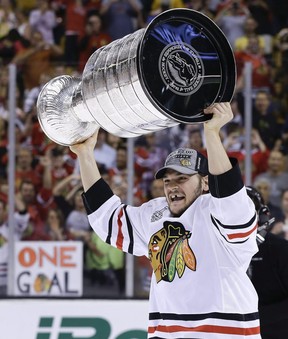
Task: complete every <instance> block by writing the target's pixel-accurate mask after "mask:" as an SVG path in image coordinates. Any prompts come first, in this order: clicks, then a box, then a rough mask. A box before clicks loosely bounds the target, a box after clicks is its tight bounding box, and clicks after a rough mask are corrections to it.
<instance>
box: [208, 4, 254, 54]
mask: <svg viewBox="0 0 288 339" xmlns="http://www.w3.org/2000/svg"><path fill="white" fill-rule="evenodd" d="M248 15H249V10H248V8H247V7H246V5H245V3H244V1H242V0H232V1H227V2H225V5H224V6H223V8H222V9H221V10H220V11H219V12H217V14H216V16H215V17H214V21H215V22H216V24H218V26H219V27H220V28H221V29H222V30H223V32H224V34H225V36H226V37H227V39H228V41H229V42H230V44H231V46H232V48H233V49H234V47H235V40H236V39H237V38H239V37H241V36H243V35H244V22H245V20H246V18H247V17H248Z"/></svg>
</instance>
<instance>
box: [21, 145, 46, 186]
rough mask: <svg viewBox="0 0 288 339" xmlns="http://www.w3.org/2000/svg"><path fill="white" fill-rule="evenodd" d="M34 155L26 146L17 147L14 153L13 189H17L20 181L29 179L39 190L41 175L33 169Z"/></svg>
mask: <svg viewBox="0 0 288 339" xmlns="http://www.w3.org/2000/svg"><path fill="white" fill-rule="evenodd" d="M33 162H34V157H33V154H32V151H31V150H30V149H28V148H19V149H18V151H17V153H16V168H15V189H16V190H18V189H19V187H20V184H21V182H22V181H23V180H24V179H26V180H30V181H31V182H32V183H33V185H35V187H36V189H37V190H39V189H40V188H41V186H42V176H41V175H40V173H39V172H38V171H35V168H34V165H35V163H34V164H33Z"/></svg>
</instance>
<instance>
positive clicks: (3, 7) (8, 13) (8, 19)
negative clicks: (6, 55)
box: [0, 0, 16, 38]
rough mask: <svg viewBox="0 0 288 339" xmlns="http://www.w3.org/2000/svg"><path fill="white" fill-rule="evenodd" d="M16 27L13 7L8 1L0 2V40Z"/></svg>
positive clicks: (2, 0)
mask: <svg viewBox="0 0 288 339" xmlns="http://www.w3.org/2000/svg"><path fill="white" fill-rule="evenodd" d="M15 27H16V16H15V13H14V6H13V5H12V2H11V1H10V0H1V2H0V38H2V37H3V36H5V35H7V34H8V32H9V31H10V30H11V29H12V28H15Z"/></svg>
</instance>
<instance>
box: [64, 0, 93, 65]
mask: <svg viewBox="0 0 288 339" xmlns="http://www.w3.org/2000/svg"><path fill="white" fill-rule="evenodd" d="M63 2H64V3H65V58H64V59H65V64H66V66H68V67H71V68H72V69H77V66H78V61H79V51H78V42H79V39H81V38H82V36H83V35H84V34H85V21H86V15H87V11H86V8H85V6H84V4H83V1H82V0H66V1H63ZM71 51H73V53H71Z"/></svg>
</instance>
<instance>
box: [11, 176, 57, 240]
mask: <svg viewBox="0 0 288 339" xmlns="http://www.w3.org/2000/svg"><path fill="white" fill-rule="evenodd" d="M40 193H44V192H40ZM40 193H36V187H35V185H34V184H33V183H32V182H31V181H28V180H23V181H22V182H21V184H20V187H19V191H18V193H16V195H15V204H16V212H17V213H19V215H21V216H23V218H26V224H25V225H23V234H22V237H21V240H49V236H47V234H46V233H45V221H46V218H47V213H48V210H49V208H50V207H51V205H52V202H53V201H52V200H51V199H50V196H51V195H50V196H49V194H47V195H46V196H44V195H43V194H42V195H41V194H40Z"/></svg>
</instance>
